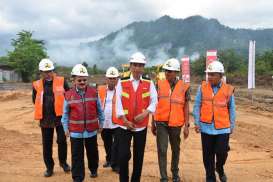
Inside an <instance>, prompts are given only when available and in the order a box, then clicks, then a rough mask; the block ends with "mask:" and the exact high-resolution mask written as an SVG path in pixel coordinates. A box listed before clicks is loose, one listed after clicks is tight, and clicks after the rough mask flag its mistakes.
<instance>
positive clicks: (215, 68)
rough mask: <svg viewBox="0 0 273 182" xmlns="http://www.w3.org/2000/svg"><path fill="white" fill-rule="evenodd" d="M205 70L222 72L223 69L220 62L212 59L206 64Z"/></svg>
mask: <svg viewBox="0 0 273 182" xmlns="http://www.w3.org/2000/svg"><path fill="white" fill-rule="evenodd" d="M205 72H206V73H224V72H225V70H224V66H223V64H222V63H221V62H219V61H213V62H211V63H210V64H209V65H208V67H207V70H206V71H205Z"/></svg>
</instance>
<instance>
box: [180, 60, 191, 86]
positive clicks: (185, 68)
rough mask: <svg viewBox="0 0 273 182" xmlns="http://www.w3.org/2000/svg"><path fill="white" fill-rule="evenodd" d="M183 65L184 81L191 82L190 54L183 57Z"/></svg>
mask: <svg viewBox="0 0 273 182" xmlns="http://www.w3.org/2000/svg"><path fill="white" fill-rule="evenodd" d="M181 67H182V69H181V70H182V79H183V81H184V82H186V83H189V82H190V58H189V57H188V56H186V57H183V58H182V59H181Z"/></svg>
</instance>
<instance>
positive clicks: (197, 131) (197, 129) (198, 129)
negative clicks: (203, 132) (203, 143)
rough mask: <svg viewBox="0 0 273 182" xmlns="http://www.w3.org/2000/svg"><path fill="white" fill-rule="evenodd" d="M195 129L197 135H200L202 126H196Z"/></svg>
mask: <svg viewBox="0 0 273 182" xmlns="http://www.w3.org/2000/svg"><path fill="white" fill-rule="evenodd" d="M194 129H195V132H196V133H200V126H198V125H195V126H194Z"/></svg>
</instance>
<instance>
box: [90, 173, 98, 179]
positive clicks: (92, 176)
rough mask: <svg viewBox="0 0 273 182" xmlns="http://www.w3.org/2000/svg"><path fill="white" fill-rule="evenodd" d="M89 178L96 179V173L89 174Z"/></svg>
mask: <svg viewBox="0 0 273 182" xmlns="http://www.w3.org/2000/svg"><path fill="white" fill-rule="evenodd" d="M90 177H91V178H96V177H98V173H97V172H91V174H90Z"/></svg>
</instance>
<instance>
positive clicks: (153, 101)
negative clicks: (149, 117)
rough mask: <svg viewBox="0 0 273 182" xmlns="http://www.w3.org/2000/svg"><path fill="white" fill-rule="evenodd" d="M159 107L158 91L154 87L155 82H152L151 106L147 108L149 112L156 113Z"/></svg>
mask: <svg viewBox="0 0 273 182" xmlns="http://www.w3.org/2000/svg"><path fill="white" fill-rule="evenodd" d="M156 105H157V91H156V88H155V85H154V82H153V81H151V84H150V105H149V106H148V107H147V110H148V111H149V112H151V113H154V112H155V109H156Z"/></svg>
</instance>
